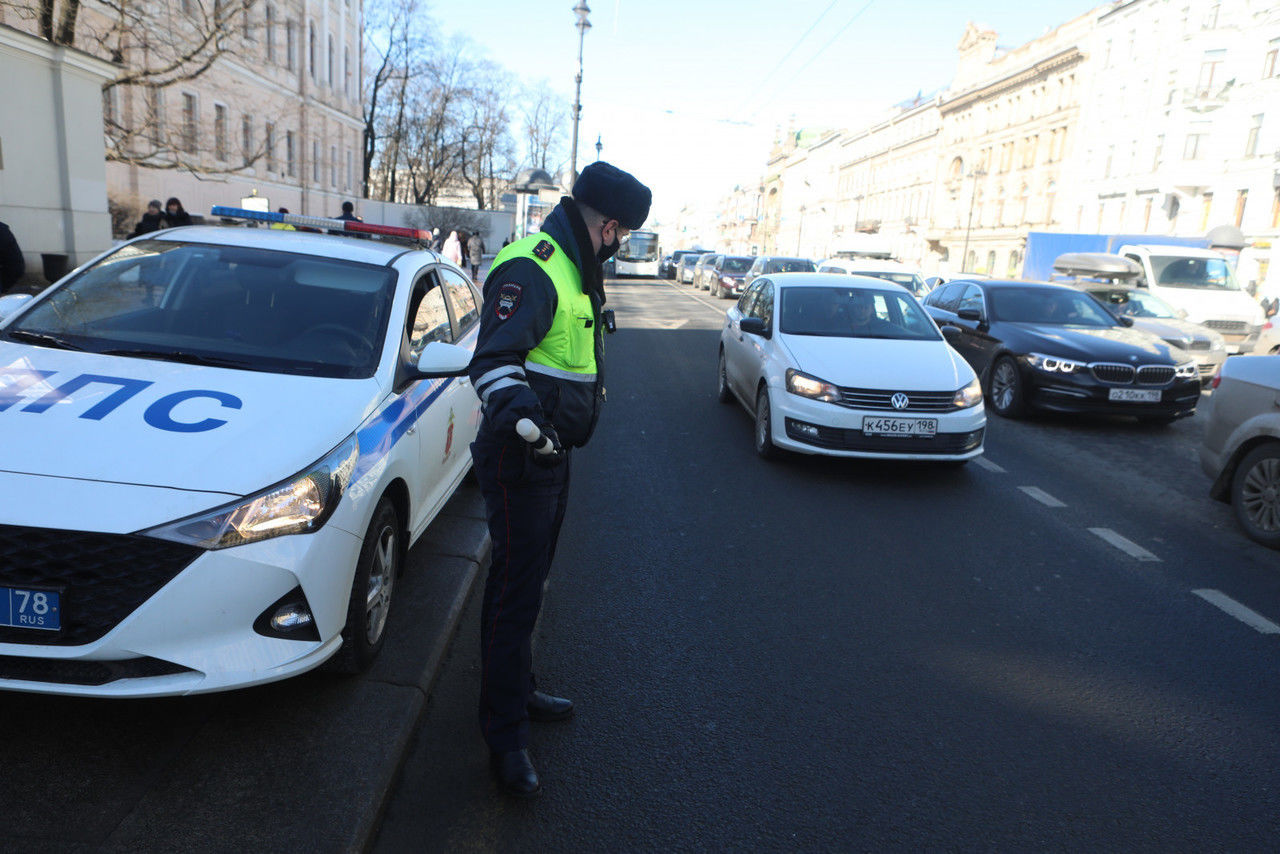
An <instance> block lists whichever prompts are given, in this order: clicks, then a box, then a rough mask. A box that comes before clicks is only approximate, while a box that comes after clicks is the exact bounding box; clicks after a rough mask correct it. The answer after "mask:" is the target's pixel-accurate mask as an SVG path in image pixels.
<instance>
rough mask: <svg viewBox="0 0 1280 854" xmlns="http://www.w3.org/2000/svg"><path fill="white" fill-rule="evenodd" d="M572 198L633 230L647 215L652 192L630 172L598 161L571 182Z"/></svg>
mask: <svg viewBox="0 0 1280 854" xmlns="http://www.w3.org/2000/svg"><path fill="white" fill-rule="evenodd" d="M573 198H574V200H575V201H578V202H581V203H582V204H584V205H586V206H587V207H589V208H593V209H595V210H597V211H599V212H600V213H602V214H604V215H605V216H607V217H609V218H610V219H616V220H617V221H618V222H619V223H621V224H622V227H623V228H628V229H635V228H639V227H640V226H642V225H644V221H645V220H646V219H647V218H648V217H649V205H650V204H651V203H652V202H653V193H652V192H650V191H649V188H648V187H646V186H645V185H644V184H641V183H640V182H639V181H637V180H636V178H635V176H634V175H632V174H631V173H630V172H623V171H622V170H621V169H619V168H618V167H616V166H611V165H609V164H608V163H605V162H604V161H603V160H597V161H596V162H595V163H592V164H591V165H590V166H588V167H587V168H586V169H583V170H582V174H581V175H579V176H578V180H577V181H574V182H573Z"/></svg>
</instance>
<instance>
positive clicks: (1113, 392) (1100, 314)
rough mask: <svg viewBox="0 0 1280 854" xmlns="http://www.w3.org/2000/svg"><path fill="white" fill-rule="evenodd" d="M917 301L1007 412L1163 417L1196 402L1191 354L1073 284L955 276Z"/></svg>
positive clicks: (1191, 408) (999, 409) (1178, 414)
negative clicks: (1110, 309) (1139, 327)
mask: <svg viewBox="0 0 1280 854" xmlns="http://www.w3.org/2000/svg"><path fill="white" fill-rule="evenodd" d="M924 306H925V309H926V310H927V311H928V312H929V315H930V316H931V317H932V318H933V319H934V321H935V322H936V323H937V324H938V326H939V327H941V328H942V332H943V334H944V335H946V336H947V340H948V341H950V342H951V346H952V347H954V348H955V349H956V350H957V351H958V352H959V353H960V355H961V356H963V357H964V358H965V360H966V361H967V362H968V363H969V364H970V365H971V366H972V367H973V369H974V371H975V372H977V374H978V377H979V378H980V379H981V380H982V383H983V387H984V389H985V390H986V395H987V401H988V404H989V405H990V406H991V408H992V409H993V410H995V412H996V414H998V415H1002V416H1004V417H1006V418H1016V417H1018V416H1021V415H1023V414H1025V413H1026V412H1027V411H1028V410H1031V409H1043V410H1052V411H1058V412H1087V413H1099V414H1110V415H1130V416H1134V417H1136V418H1137V419H1138V420H1140V421H1143V422H1146V423H1151V424H1167V423H1170V422H1172V421H1174V420H1175V419H1178V418H1184V417H1186V416H1189V415H1192V414H1194V413H1195V411H1196V404H1197V403H1198V402H1199V400H1200V372H1199V370H1198V369H1197V367H1196V363H1195V361H1194V360H1193V359H1192V358H1191V356H1190V354H1188V353H1187V352H1186V351H1184V350H1182V349H1181V348H1178V347H1173V346H1171V345H1170V344H1169V343H1168V342H1166V341H1163V340H1162V339H1160V338H1159V337H1158V336H1155V335H1152V334H1150V333H1147V332H1142V331H1140V330H1137V329H1133V328H1131V327H1132V321H1131V320H1130V319H1129V318H1125V317H1119V318H1117V317H1115V316H1113V315H1112V314H1111V313H1110V312H1108V311H1107V310H1106V309H1105V308H1104V307H1103V306H1102V304H1101V303H1099V302H1098V301H1097V300H1096V299H1094V298H1093V297H1091V296H1090V295H1089V294H1087V293H1083V292H1081V291H1079V290H1077V289H1076V288H1073V287H1069V286H1067V285H1050V284H1037V283H1033V282H1018V281H964V280H960V281H954V282H950V283H948V284H945V285H943V286H942V287H940V288H937V289H936V290H933V291H931V292H930V293H929V294H928V295H926V296H925V298H924Z"/></svg>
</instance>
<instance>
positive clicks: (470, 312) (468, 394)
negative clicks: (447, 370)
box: [422, 267, 483, 481]
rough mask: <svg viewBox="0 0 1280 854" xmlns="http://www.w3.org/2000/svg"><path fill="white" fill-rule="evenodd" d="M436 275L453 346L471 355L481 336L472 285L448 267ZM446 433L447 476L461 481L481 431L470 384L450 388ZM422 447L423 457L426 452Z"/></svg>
mask: <svg viewBox="0 0 1280 854" xmlns="http://www.w3.org/2000/svg"><path fill="white" fill-rule="evenodd" d="M437 272H438V273H439V275H440V278H441V280H442V282H443V285H444V294H445V302H446V303H447V304H448V306H449V316H450V318H451V319H452V321H453V343H454V344H457V345H458V346H460V347H466V348H467V349H468V350H470V351H471V352H472V353H474V352H475V349H476V341H477V340H478V339H479V336H480V306H481V304H482V302H483V300H482V299H481V297H480V293H479V292H478V291H477V290H476V288H475V286H474V285H473V284H471V281H470V280H469V279H467V277H466V276H463V275H461V274H459V273H458V271H457V270H454V269H452V268H449V267H440V268H439V269H438V270H437ZM448 395H449V430H451V431H452V436H450V435H449V434H448V433H446V434H445V439H444V447H443V450H442V451H441V453H442V454H443V457H444V464H445V468H446V471H447V475H448V477H449V478H450V479H451V480H454V481H457V480H461V479H462V476H463V475H464V474H466V472H467V469H468V467H470V465H471V450H470V449H471V443H472V442H473V441H474V440H475V438H476V431H477V430H479V429H480V398H479V397H477V396H476V393H475V390H474V389H473V388H472V387H471V380H469V379H468V378H467V377H465V376H463V377H458V378H457V379H456V380H455V381H454V382H453V383H452V385H451V386H450V388H449V392H448ZM428 450H429V449H428V448H427V447H426V446H425V445H424V447H423V451H422V452H423V453H424V454H425V453H427V452H428Z"/></svg>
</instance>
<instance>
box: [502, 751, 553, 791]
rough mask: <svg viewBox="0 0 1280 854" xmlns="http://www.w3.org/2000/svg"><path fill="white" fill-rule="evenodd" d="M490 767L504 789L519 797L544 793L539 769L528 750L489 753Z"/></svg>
mask: <svg viewBox="0 0 1280 854" xmlns="http://www.w3.org/2000/svg"><path fill="white" fill-rule="evenodd" d="M489 769H490V770H491V771H493V776H494V778H495V779H497V781H498V785H499V786H501V787H502V791H504V792H506V793H507V794H508V795H512V796H514V797H517V798H536V797H537V796H538V795H540V794H541V793H542V783H541V782H540V781H539V780H538V772H537V769H535V768H534V767H533V760H532V759H531V758H530V757H529V751H527V750H509V751H507V752H505V753H490V754H489Z"/></svg>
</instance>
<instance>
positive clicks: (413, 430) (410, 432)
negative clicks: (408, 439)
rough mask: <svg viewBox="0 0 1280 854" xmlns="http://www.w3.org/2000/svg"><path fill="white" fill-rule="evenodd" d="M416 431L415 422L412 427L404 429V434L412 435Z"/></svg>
mask: <svg viewBox="0 0 1280 854" xmlns="http://www.w3.org/2000/svg"><path fill="white" fill-rule="evenodd" d="M417 432H418V425H417V424H414V425H413V426H412V427H410V428H409V429H408V430H405V431H404V434H405V435H406V436H412V435H413V434H414V433H417Z"/></svg>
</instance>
